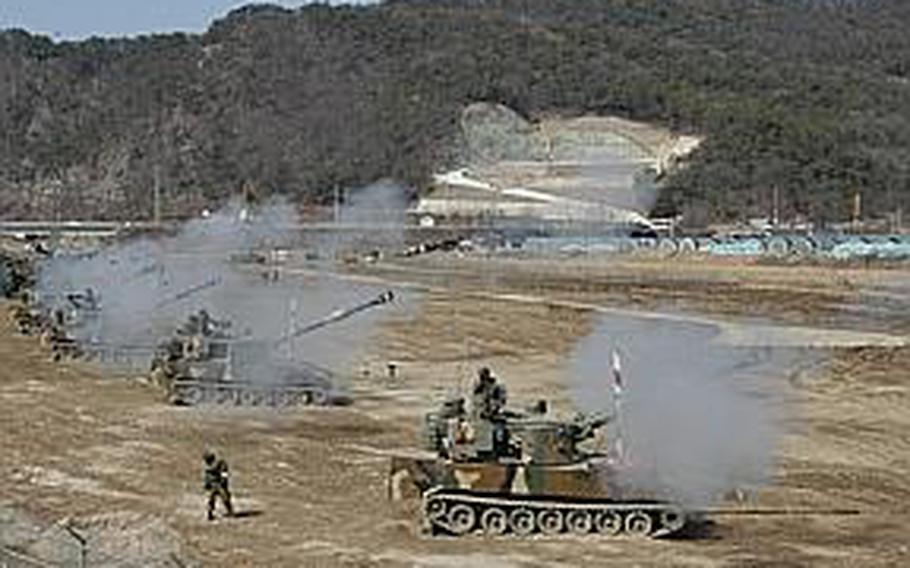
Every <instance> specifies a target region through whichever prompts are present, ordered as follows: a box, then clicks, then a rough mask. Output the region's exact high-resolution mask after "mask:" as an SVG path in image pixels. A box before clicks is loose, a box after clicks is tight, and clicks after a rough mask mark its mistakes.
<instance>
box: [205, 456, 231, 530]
mask: <svg viewBox="0 0 910 568" xmlns="http://www.w3.org/2000/svg"><path fill="white" fill-rule="evenodd" d="M202 458H203V460H204V461H205V475H204V478H203V480H204V486H205V491H206V492H207V493H208V496H209V502H208V519H209V520H210V521H212V520H214V519H215V500H216V499H221V503H222V504H223V505H224V508H225V510H226V511H227V516H228V517H233V516H234V507H233V506H232V505H231V491H230V488H229V484H228V465H227V462H226V461H224V460H223V459H218V458H217V457H216V456H215V452H212V451H210V450H207V451H206V452H205V453H204V454H203V456H202Z"/></svg>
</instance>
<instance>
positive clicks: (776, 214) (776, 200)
mask: <svg viewBox="0 0 910 568" xmlns="http://www.w3.org/2000/svg"><path fill="white" fill-rule="evenodd" d="M772 191H773V193H772V197H771V200H772V205H771V208H772V210H771V226H772V227H773V228H775V229H777V225H778V224H779V223H780V188H779V187H778V186H776V185H775V186H774V187H773V189H772Z"/></svg>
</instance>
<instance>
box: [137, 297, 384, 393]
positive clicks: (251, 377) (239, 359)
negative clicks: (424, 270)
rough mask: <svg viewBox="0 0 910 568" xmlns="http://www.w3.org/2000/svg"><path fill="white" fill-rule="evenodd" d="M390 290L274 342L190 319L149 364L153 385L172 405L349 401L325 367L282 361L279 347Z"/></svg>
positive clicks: (202, 317)
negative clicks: (241, 335)
mask: <svg viewBox="0 0 910 568" xmlns="http://www.w3.org/2000/svg"><path fill="white" fill-rule="evenodd" d="M392 299H393V296H392V293H391V292H386V293H384V294H381V295H380V296H378V297H377V298H374V299H372V300H370V301H368V302H364V303H362V304H359V305H357V306H354V307H353V308H350V309H347V310H338V311H336V312H333V313H332V314H330V315H329V316H327V317H325V318H322V319H320V320H317V321H315V322H312V323H310V324H308V325H305V326H302V327H299V328H297V329H296V330H294V331H293V332H292V333H290V334H289V335H287V336H285V337H282V338H280V339H279V340H277V341H263V340H256V339H252V338H247V337H237V336H235V335H234V334H232V333H231V330H230V324H229V322H221V321H217V320H215V319H213V318H211V317H210V316H209V314H208V313H207V312H205V311H204V310H203V311H200V312H198V313H197V314H194V315H192V316H190V318H189V319H188V321H187V322H186V324H185V325H184V326H183V327H182V328H181V329H180V330H178V332H177V333H176V334H175V335H174V336H173V337H172V338H171V339H170V340H168V341H166V342H164V343H162V344H161V345H159V347H158V349H157V353H156V355H155V357H154V359H153V361H152V369H151V376H152V380H153V382H155V383H157V384H159V385H161V386H163V387H164V388H165V389H166V391H167V393H168V399H169V400H170V402H172V403H174V404H183V405H189V406H194V405H199V404H221V405H243V406H296V405H309V404H314V405H341V404H348V403H350V397H349V396H348V395H347V394H346V393H345V392H344V391H342V390H341V389H339V388H338V387H337V384H338V378H337V377H336V376H335V375H334V373H333V372H332V371H330V370H328V369H324V368H322V367H319V366H317V365H313V364H311V363H308V362H305V361H300V360H294V359H287V358H283V357H282V356H280V355H279V353H278V349H277V347H279V346H280V345H281V344H283V343H284V342H285V341H287V340H289V339H290V338H291V337H297V336H300V335H303V334H306V333H310V332H313V331H315V330H317V329H320V328H322V327H325V326H327V325H330V324H332V323H334V322H337V321H340V320H342V319H346V318H348V317H351V316H352V315H354V314H356V313H358V312H361V311H364V310H367V309H370V308H373V307H376V306H379V305H382V304H386V303H389V302H391V301H392Z"/></svg>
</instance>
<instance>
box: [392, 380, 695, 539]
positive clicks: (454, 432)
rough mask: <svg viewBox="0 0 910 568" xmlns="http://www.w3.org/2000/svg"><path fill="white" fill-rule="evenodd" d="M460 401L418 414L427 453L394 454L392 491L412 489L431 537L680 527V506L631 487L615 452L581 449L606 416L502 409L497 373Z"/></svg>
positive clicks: (641, 533) (635, 532) (645, 533)
mask: <svg viewBox="0 0 910 568" xmlns="http://www.w3.org/2000/svg"><path fill="white" fill-rule="evenodd" d="M481 376H482V377H483V375H481ZM488 376H491V375H489V374H488ZM489 397H493V398H498V399H499V401H500V402H495V401H494V402H493V403H492V404H491V403H490V401H488V400H487V399H488V398H489ZM467 402H468V401H467V400H466V399H464V398H460V397H459V398H455V399H450V400H448V401H446V402H445V403H444V404H443V405H442V407H441V408H440V409H439V410H437V411H435V412H431V413H429V414H428V415H427V416H426V437H425V440H426V444H427V447H426V448H425V449H426V450H428V452H427V455H423V456H421V455H409V456H404V455H402V456H396V457H394V458H393V459H392V468H391V472H390V479H389V489H390V495H391V496H404V494H405V493H406V491H407V490H408V488H409V487H412V488H416V489H417V490H418V492H419V493H420V495H421V498H422V500H423V507H422V509H423V521H424V528H425V529H426V530H427V531H428V532H430V533H431V534H449V535H456V536H457V535H466V534H470V533H474V532H480V533H483V534H486V535H490V536H498V535H512V536H518V537H524V536H529V535H532V534H535V533H540V534H543V535H546V536H560V535H564V534H573V535H592V536H593V535H597V536H601V537H612V536H617V535H627V536H638V537H658V536H665V535H669V534H672V533H674V532H677V531H679V530H680V529H681V528H682V527H683V526H684V525H685V523H686V514H685V512H684V511H683V510H682V509H681V508H680V507H678V506H676V505H675V504H672V503H669V502H666V501H662V500H660V499H657V498H655V496H653V495H648V494H646V493H644V492H641V491H638V490H636V488H634V487H630V486H629V484H628V478H627V476H624V475H623V468H624V465H623V463H622V460H621V459H619V457H618V456H615V455H608V453H604V452H597V451H594V450H589V449H587V448H585V447H584V446H585V445H586V442H587V441H588V440H591V438H594V437H595V436H596V435H597V433H598V431H599V430H600V429H602V428H603V427H605V426H607V425H608V424H609V423H610V422H611V421H612V419H613V417H612V416H609V415H604V414H579V415H577V416H575V417H574V418H572V419H570V420H559V419H556V418H554V417H552V416H551V415H550V413H549V412H548V408H547V404H546V403H545V402H543V401H541V402H539V403H537V404H536V405H535V406H534V407H532V408H530V409H528V410H526V411H514V410H509V409H507V408H506V407H505V389H504V387H502V386H501V385H496V384H495V379H492V381H491V380H489V379H487V381H486V386H484V379H483V378H481V380H480V381H478V384H477V386H475V389H474V396H473V397H472V398H471V403H472V404H471V405H470V408H468V404H467ZM490 410H493V412H490Z"/></svg>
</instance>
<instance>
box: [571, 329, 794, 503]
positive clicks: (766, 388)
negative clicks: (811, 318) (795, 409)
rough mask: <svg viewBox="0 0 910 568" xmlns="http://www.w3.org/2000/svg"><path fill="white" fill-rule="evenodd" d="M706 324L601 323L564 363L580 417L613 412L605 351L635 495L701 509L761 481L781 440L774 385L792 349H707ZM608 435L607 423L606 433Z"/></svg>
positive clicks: (626, 473)
mask: <svg viewBox="0 0 910 568" xmlns="http://www.w3.org/2000/svg"><path fill="white" fill-rule="evenodd" d="M716 334H717V329H716V328H714V327H712V326H709V325H701V324H686V323H680V322H669V321H655V320H648V319H638V318H631V317H609V318H605V319H604V320H603V321H602V322H601V323H600V324H599V326H598V327H597V329H595V331H594V332H593V333H592V334H590V335H589V336H588V337H586V338H585V339H584V340H583V341H581V342H580V344H579V345H578V346H577V348H576V350H575V352H574V354H573V358H572V368H571V375H572V382H571V385H570V387H571V393H572V399H573V401H574V402H575V404H576V406H577V407H578V408H579V409H580V410H583V411H589V412H590V411H607V412H610V411H612V410H613V408H614V404H613V403H614V401H613V398H612V397H613V394H612V392H611V388H610V386H611V384H612V382H611V378H610V353H611V350H612V349H618V351H619V352H620V355H621V360H622V375H623V378H624V383H625V388H624V390H623V394H622V399H623V400H622V406H621V408H622V412H621V424H613V425H612V427H613V429H612V431H611V434H612V435H615V434H616V433H617V431H618V429H619V427H620V426H621V429H622V432H623V445H624V448H625V450H626V451H625V454H626V458H627V460H628V462H629V463H628V466H627V468H625V469H624V470H623V471H622V472H621V474H620V481H621V482H622V483H623V484H624V485H629V486H631V487H633V488H635V489H638V490H642V491H645V492H648V493H654V494H657V495H659V496H663V497H667V498H671V499H674V500H677V501H680V502H682V503H684V504H686V505H689V506H705V505H708V504H710V503H712V502H714V501H715V500H717V499H718V498H719V497H721V496H723V495H724V494H725V493H727V492H729V491H730V490H734V489H740V490H749V489H753V488H756V487H758V486H761V485H762V484H764V483H765V482H766V481H767V479H768V477H769V475H770V473H771V467H772V464H773V459H774V450H775V447H776V445H777V442H778V440H779V438H780V435H781V428H782V425H781V418H782V411H781V410H780V409H781V404H780V402H781V401H780V394H781V390H780V389H781V388H782V387H783V386H784V385H785V384H786V383H785V382H784V381H782V380H780V378H781V376H782V375H784V374H785V369H786V368H787V366H788V365H790V364H792V363H793V362H794V360H795V357H796V356H797V353H795V352H794V351H792V350H789V351H787V350H781V349H768V348H760V349H759V348H741V347H737V348H734V347H730V346H724V345H719V344H716V343H713V342H712V338H713V337H714V336H715V335H716ZM608 428H609V426H608Z"/></svg>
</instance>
